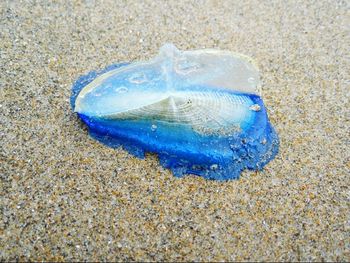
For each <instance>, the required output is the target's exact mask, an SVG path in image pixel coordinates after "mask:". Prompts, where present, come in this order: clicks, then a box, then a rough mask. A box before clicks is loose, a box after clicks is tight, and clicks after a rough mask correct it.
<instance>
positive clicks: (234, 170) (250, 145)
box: [70, 63, 279, 180]
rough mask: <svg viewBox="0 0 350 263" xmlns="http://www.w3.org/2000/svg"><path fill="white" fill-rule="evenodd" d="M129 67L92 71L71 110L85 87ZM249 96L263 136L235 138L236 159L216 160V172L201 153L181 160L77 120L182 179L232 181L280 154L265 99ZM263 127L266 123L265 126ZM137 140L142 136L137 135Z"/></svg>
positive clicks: (78, 85) (98, 123) (104, 125)
mask: <svg viewBox="0 0 350 263" xmlns="http://www.w3.org/2000/svg"><path fill="white" fill-rule="evenodd" d="M128 64H130V63H118V64H113V65H110V66H108V67H106V68H105V69H103V70H101V71H91V72H89V73H88V74H86V75H83V76H81V77H79V78H78V79H77V80H76V81H75V83H74V84H73V87H72V94H71V98H70V104H71V107H72V109H73V110H74V108H75V101H76V98H77V96H78V95H79V93H80V91H81V90H82V89H83V88H84V87H85V86H86V85H88V84H89V83H90V82H92V81H93V80H94V79H95V78H96V77H98V76H99V75H101V74H104V73H106V72H108V71H110V70H114V69H117V68H120V67H123V66H126V65H128ZM248 95H249V96H250V98H251V99H252V100H253V101H254V102H255V103H257V104H259V105H260V107H261V109H262V112H261V114H263V118H262V120H260V123H261V124H260V125H259V123H258V125H255V126H257V127H258V129H259V127H264V130H263V131H262V132H261V131H260V133H258V135H257V136H255V138H253V140H248V141H247V142H244V141H245V140H246V138H249V136H250V134H254V135H255V133H256V131H257V129H253V130H250V131H248V132H244V133H242V134H240V135H239V136H238V137H237V136H236V137H234V138H232V139H231V140H232V148H231V150H232V152H233V159H228V158H220V157H218V158H215V159H216V160H215V162H216V163H218V166H217V167H215V169H213V165H212V163H211V161H212V160H210V158H209V159H208V156H204V155H202V156H196V155H197V154H200V153H196V154H195V155H193V154H192V155H191V154H186V153H185V152H183V153H182V154H181V155H182V157H180V158H179V157H178V156H174V155H172V154H170V153H169V151H167V150H165V149H164V148H165V147H164V148H163V147H150V145H146V144H144V143H142V142H141V141H138V140H137V139H135V140H133V139H132V138H129V139H127V138H123V137H121V138H118V136H110V135H111V134H113V132H114V133H115V131H116V130H119V131H120V128H121V127H110V128H108V127H109V126H110V123H108V121H104V120H96V119H94V118H91V117H88V116H85V115H83V114H79V113H78V116H79V118H80V119H81V120H82V121H83V122H84V123H86V124H87V126H88V128H89V134H90V136H91V137H93V138H94V139H96V140H98V141H99V142H101V143H103V144H105V145H107V146H109V147H112V148H117V147H119V146H122V147H123V148H124V149H125V150H127V151H128V152H129V153H131V154H133V155H134V156H136V157H138V158H140V159H143V158H144V156H145V155H144V154H145V152H154V153H157V154H158V158H159V161H160V164H161V165H162V166H163V167H165V168H168V169H170V170H171V171H172V172H173V174H174V175H175V176H176V177H182V176H184V175H185V174H195V175H199V176H202V177H204V178H206V179H211V180H229V179H236V178H239V176H240V174H241V172H242V171H243V170H245V169H249V170H261V169H262V168H263V167H264V166H265V165H266V164H267V163H268V162H269V161H271V160H272V159H273V158H274V157H275V156H276V155H277V153H278V148H279V139H278V136H277V134H276V132H275V130H274V128H273V127H272V126H271V124H270V122H269V120H268V119H267V118H268V117H267V113H266V109H265V106H264V104H263V102H262V99H261V98H260V97H259V96H257V95H252V94H248ZM258 122H259V121H258ZM264 123H266V125H265V126H264ZM132 125H133V124H132V123H128V122H126V126H125V127H126V128H130V127H131V126H132ZM141 125H142V123H141ZM182 129H186V127H182ZM247 133H249V134H247ZM138 136H142V135H141V134H138ZM203 138H204V139H203V140H207V141H208V140H215V139H216V138H215V136H203ZM262 140H266V141H265V143H262ZM242 142H244V143H242ZM155 143H156V142H153V145H154V144H155ZM220 143H221V142H220V141H218V144H220ZM225 143H228V141H227V140H226V141H225ZM230 145H231V144H230ZM156 148H157V149H156ZM159 149H160V150H159ZM170 152H171V151H170ZM198 160H199V161H198Z"/></svg>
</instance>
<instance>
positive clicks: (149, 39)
mask: <svg viewBox="0 0 350 263" xmlns="http://www.w3.org/2000/svg"><path fill="white" fill-rule="evenodd" d="M295 2H296V1H292V0H290V1H258V0H249V1H230V0H227V1H218V0H214V1H184V0H178V1H152V0H149V1H142V2H141V1H118V3H116V1H90V0H87V1H52V2H51V3H49V2H48V1H1V3H0V12H1V14H0V20H1V24H0V29H1V30H0V34H1V40H0V65H1V71H0V79H1V81H0V111H1V118H0V123H1V131H0V138H1V140H0V158H1V159H0V160H1V166H0V176H1V184H0V185H1V198H0V208H1V214H2V215H1V218H0V258H1V259H2V260H90V261H91V260H94V261H95V260H127V261H131V260H137V261H140V260H146V261H161V260H162V261H164V260H166V261H170V260H171V261H190V260H195V261H199V260H202V261H224V260H225V261H228V260H231V261H232V260H237V261H238V260H239V261H243V260H245V261H247V260H249V261H252V260H254V261H256V260H257V261H262V260H269V261H276V260H278V261H287V260H288V261H289V260H293V261H296V260H302V261H316V260H327V261H350V252H349V251H350V216H349V214H350V202H349V201H350V200H349V199H350V192H349V184H350V163H349V160H350V150H349V146H350V145H349V137H350V136H349V127H350V114H349V93H350V92H349V71H350V68H349V67H350V66H349V64H350V63H349V43H350V37H349V36H350V34H349V28H348V25H349V11H348V10H349V5H348V3H346V1H305V2H303V1H298V2H299V3H295ZM311 2H312V3H311ZM167 42H169V43H174V44H175V45H176V46H177V47H178V48H179V49H184V50H186V49H200V48H204V47H205V48H218V49H226V50H231V51H234V52H240V53H243V54H246V55H248V56H250V57H252V58H253V59H254V60H255V61H256V63H257V64H258V66H259V68H260V71H261V77H262V90H263V99H264V101H265V104H266V106H267V108H268V112H269V117H270V120H271V122H272V124H273V125H274V126H275V128H276V130H277V132H278V134H279V136H280V142H281V146H280V152H279V154H278V156H277V157H276V158H275V159H274V160H273V161H272V162H270V163H269V164H268V165H267V166H266V168H265V169H264V170H263V171H261V172H248V171H247V172H244V173H243V174H242V176H241V178H240V179H239V180H233V181H228V182H218V181H208V180H204V179H202V178H200V177H196V176H193V175H190V176H187V177H185V178H182V179H178V178H175V177H173V175H172V174H171V172H170V171H169V170H167V169H164V168H162V167H161V166H160V165H159V164H158V160H157V157H156V156H154V155H148V156H147V158H146V159H145V160H140V159H137V158H135V157H133V156H131V155H130V154H128V153H127V152H125V151H124V150H122V149H116V150H115V149H111V148H108V147H106V146H104V145H102V144H100V143H98V142H97V141H95V140H93V139H91V138H90V137H89V135H88V133H87V129H86V127H85V125H83V124H82V123H81V122H80V121H79V120H78V118H77V116H76V115H75V114H74V113H73V112H72V110H71V108H70V104H69V97H70V92H71V86H72V84H73V82H74V81H75V80H76V79H77V78H78V77H79V76H80V75H82V74H85V73H87V72H89V71H91V70H96V69H102V68H104V67H105V66H107V65H110V64H112V63H116V62H123V61H135V60H145V59H149V58H151V57H153V56H154V55H155V54H156V53H157V52H158V49H159V47H160V46H161V45H163V44H164V43H167Z"/></svg>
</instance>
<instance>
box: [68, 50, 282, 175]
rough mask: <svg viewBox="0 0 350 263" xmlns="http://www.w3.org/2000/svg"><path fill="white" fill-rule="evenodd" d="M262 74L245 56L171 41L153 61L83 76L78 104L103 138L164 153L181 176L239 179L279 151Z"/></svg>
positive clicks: (133, 149) (75, 95)
mask: <svg viewBox="0 0 350 263" xmlns="http://www.w3.org/2000/svg"><path fill="white" fill-rule="evenodd" d="M259 87H260V86H259V73H258V70H257V68H256V67H255V66H254V64H253V63H252V62H251V60H250V59H249V58H247V57H245V56H243V55H240V54H235V53H232V52H228V51H218V50H211V49H204V50H195V51H180V50H178V49H177V48H176V47H175V46H173V45H172V44H166V45H164V46H163V47H162V48H161V49H160V52H159V55H158V56H156V57H155V58H154V59H151V60H150V61H147V62H135V63H122V64H115V65H112V66H109V67H107V68H106V69H104V70H102V71H100V72H90V73H89V74H87V75H85V76H82V77H80V78H79V79H78V80H77V81H76V83H75V84H74V86H73V89H72V97H71V104H72V107H73V109H74V111H75V112H76V113H78V116H79V117H80V118H81V119H82V120H83V122H85V123H86V124H87V126H88V127H89V132H90V134H91V135H92V136H93V137H94V138H95V139H97V140H99V141H101V142H102V143H104V144H106V145H108V146H111V147H118V146H122V147H123V148H124V149H126V150H127V151H129V152H130V153H132V154H133V155H135V156H137V157H139V158H143V157H144V153H145V152H153V153H157V154H158V157H159V160H160V163H161V165H163V166H164V167H166V168H169V169H171V170H172V171H173V173H174V175H175V176H178V177H181V176H183V175H184V174H188V173H190V174H196V175H199V176H203V177H204V178H208V179H218V180H227V179H233V178H238V177H239V175H240V173H241V172H242V171H243V170H244V169H254V170H259V169H261V168H262V167H263V166H264V165H265V164H267V163H268V162H269V161H270V160H271V159H273V158H274V156H275V155H276V154H277V152H278V145H279V141H278V137H277V134H276V132H275V130H274V128H273V127H272V126H271V124H270V122H269V120H268V116H267V113H266V109H265V106H264V104H263V101H262V99H261V97H260V96H259V94H260V93H259Z"/></svg>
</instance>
